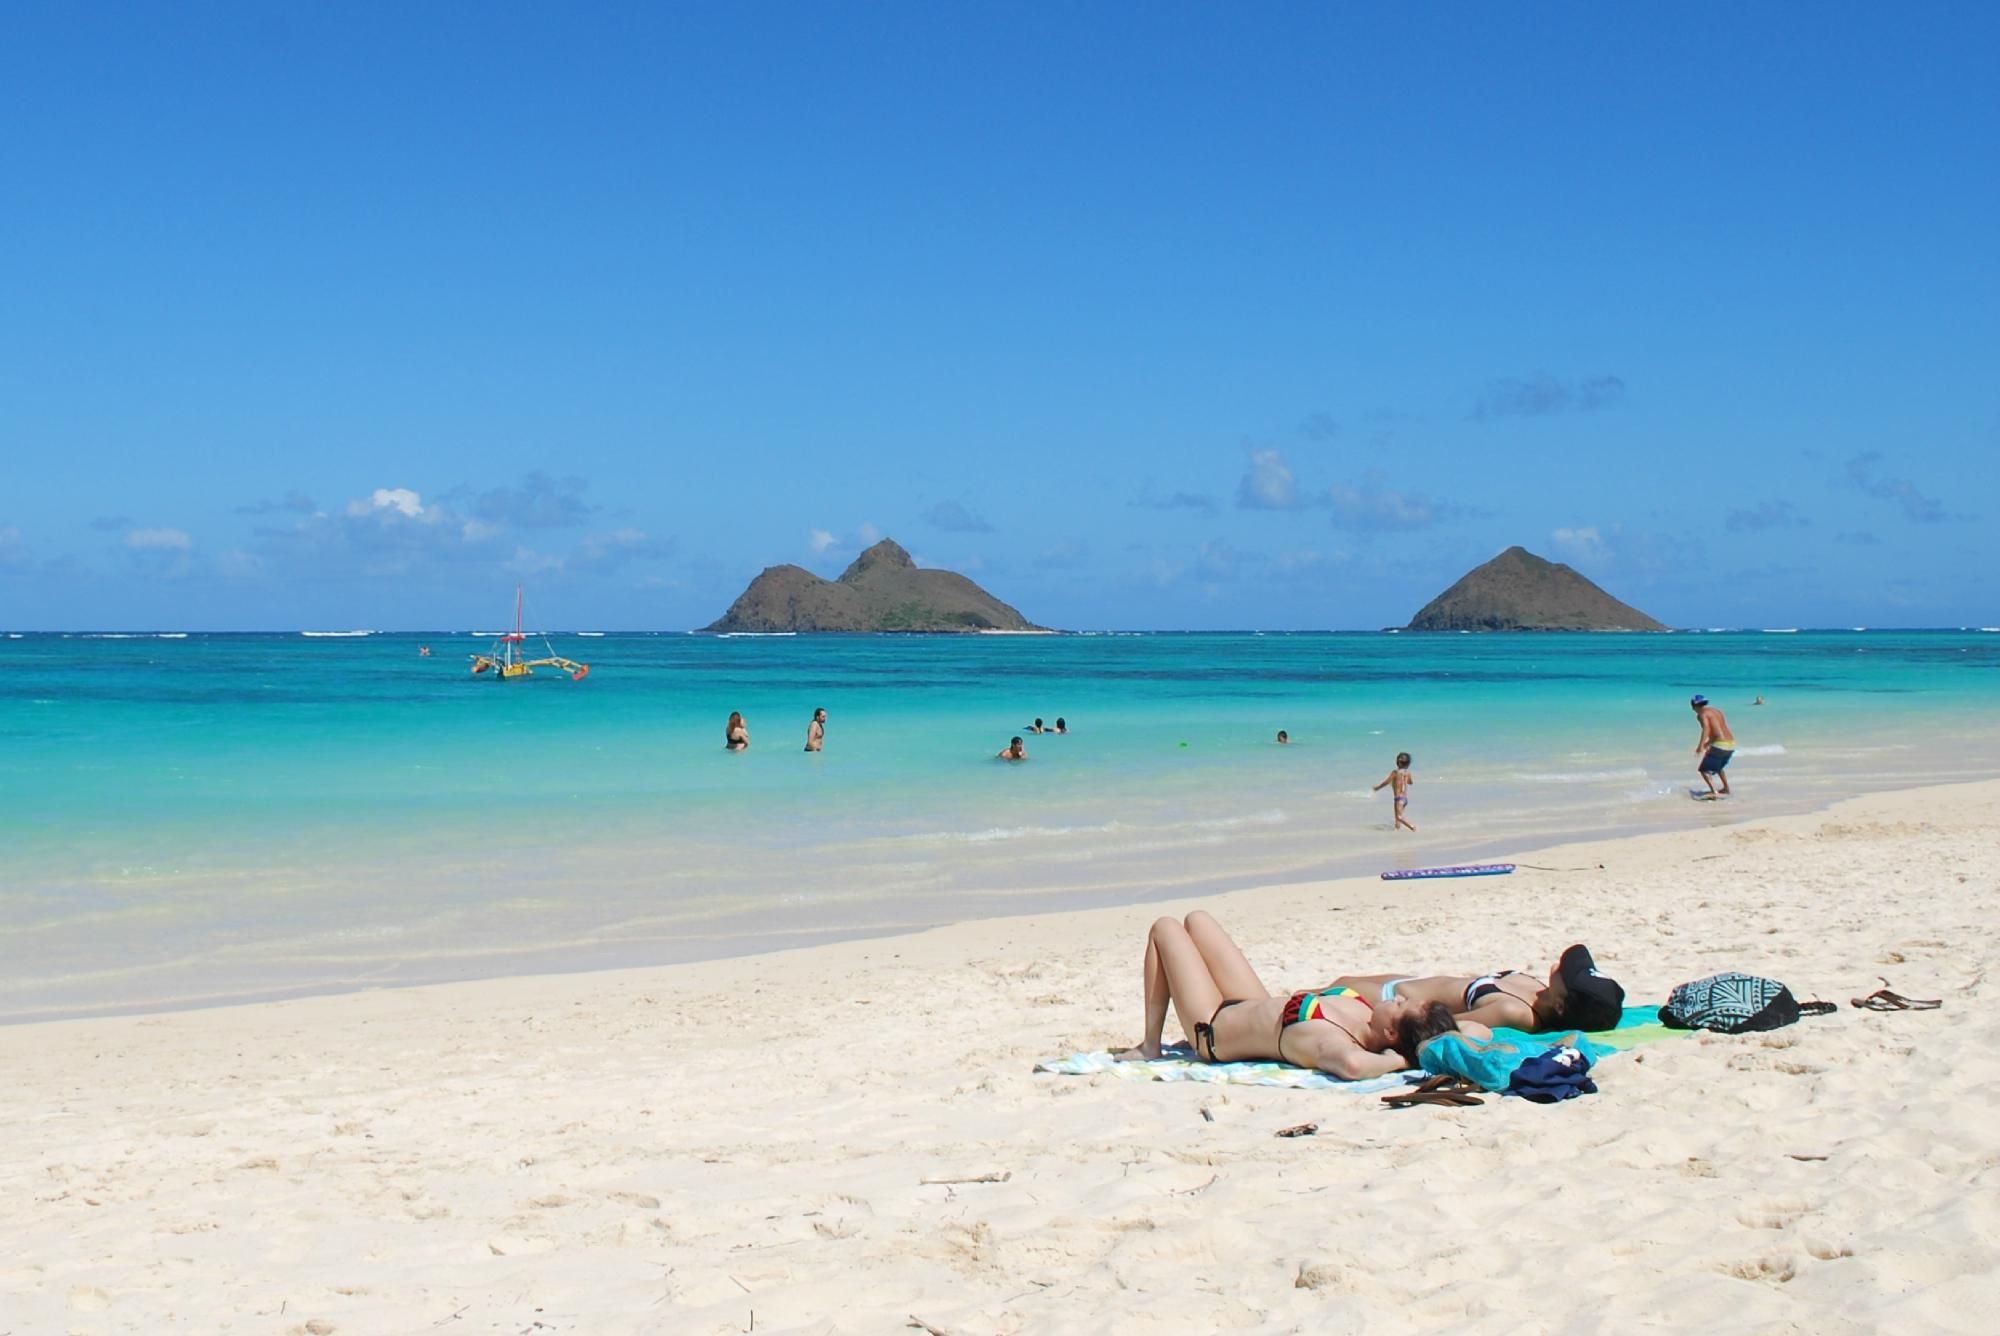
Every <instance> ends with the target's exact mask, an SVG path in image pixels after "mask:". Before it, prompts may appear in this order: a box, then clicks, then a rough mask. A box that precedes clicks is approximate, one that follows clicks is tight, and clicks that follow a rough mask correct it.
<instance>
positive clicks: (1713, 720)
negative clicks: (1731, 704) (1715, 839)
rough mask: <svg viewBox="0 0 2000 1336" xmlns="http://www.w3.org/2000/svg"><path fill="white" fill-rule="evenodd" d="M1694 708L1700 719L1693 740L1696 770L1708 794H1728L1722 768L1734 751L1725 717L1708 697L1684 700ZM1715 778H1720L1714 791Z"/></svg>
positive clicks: (1718, 796) (1714, 796)
mask: <svg viewBox="0 0 2000 1336" xmlns="http://www.w3.org/2000/svg"><path fill="white" fill-rule="evenodd" d="M1688 705H1689V706H1690V707H1692V708H1693V710H1694V717H1695V718H1696V719H1697V720H1699V721H1700V722H1701V741H1699V742H1697V743H1695V744H1694V754H1695V755H1696V756H1699V757H1700V758H1701V765H1700V766H1699V767H1698V768H1697V770H1696V772H1695V773H1697V774H1699V775H1700V776H1701V782H1702V783H1704V784H1706V785H1708V796H1709V797H1710V798H1727V797H1728V796H1729V776H1728V775H1725V774H1723V773H1722V772H1723V771H1725V770H1727V769H1728V768H1729V761H1730V758H1731V757H1733V756H1735V755H1736V738H1735V736H1734V735H1733V734H1731V733H1730V731H1729V721H1728V720H1727V719H1725V718H1723V717H1722V711H1721V710H1718V709H1716V708H1715V707H1714V706H1713V705H1710V704H1709V703H1708V697H1706V696H1696V697H1694V698H1693V699H1692V700H1690V701H1689V702H1688ZM1717 780H1721V781H1722V788H1721V790H1720V791H1719V792H1718V791H1717V789H1716V787H1715V782H1716V781H1717Z"/></svg>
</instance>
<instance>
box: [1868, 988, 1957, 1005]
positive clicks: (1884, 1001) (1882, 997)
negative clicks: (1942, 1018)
mask: <svg viewBox="0 0 2000 1336" xmlns="http://www.w3.org/2000/svg"><path fill="white" fill-rule="evenodd" d="M1847 1001H1848V1005H1849V1006H1855V1007H1859V1008H1861V1009H1862V1010H1863V1011H1936V1010H1937V1009H1938V1008H1939V1007H1941V1006H1943V1005H1944V1000H1943V999H1942V998H1935V997H1930V998H1926V997H1904V996H1903V995H1902V994H1901V993H1896V992H1891V991H1890V990H1889V989H1887V988H1877V989H1876V990H1875V991H1874V992H1872V993H1870V994H1869V995H1868V996H1866V997H1851V998H1849V999H1848V1000H1847Z"/></svg>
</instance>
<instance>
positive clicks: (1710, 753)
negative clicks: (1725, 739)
mask: <svg viewBox="0 0 2000 1336" xmlns="http://www.w3.org/2000/svg"><path fill="white" fill-rule="evenodd" d="M1735 755H1736V749H1735V748H1733V747H1710V748H1709V749H1708V750H1707V751H1705V752H1703V753H1702V754H1701V773H1702V774H1704V775H1719V774H1721V773H1722V772H1723V771H1725V770H1727V769H1728V768H1729V760H1730V758H1731V757H1733V756H1735Z"/></svg>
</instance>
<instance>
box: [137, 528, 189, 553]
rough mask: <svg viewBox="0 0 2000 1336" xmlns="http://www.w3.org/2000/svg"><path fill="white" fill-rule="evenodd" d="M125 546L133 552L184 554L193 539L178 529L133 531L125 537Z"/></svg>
mask: <svg viewBox="0 0 2000 1336" xmlns="http://www.w3.org/2000/svg"><path fill="white" fill-rule="evenodd" d="M125 546H127V547H129V548H131V549H132V550H133V551H135V552H186V551H187V550H188V549H189V548H192V547H193V546H194V539H192V538H190V537H188V536H187V535H186V534H185V533H183V532H181V531H180V530H179V529H134V530H133V531H132V532H131V533H128V534H126V535H125Z"/></svg>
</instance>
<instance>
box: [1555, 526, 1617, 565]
mask: <svg viewBox="0 0 2000 1336" xmlns="http://www.w3.org/2000/svg"><path fill="white" fill-rule="evenodd" d="M1549 541H1550V542H1552V543H1554V544H1555V545H1556V550H1557V551H1559V552H1561V553H1562V554H1563V555H1564V556H1566V557H1569V558H1570V559H1571V560H1573V561H1589V562H1602V561H1605V560H1607V559H1609V558H1610V556H1611V549H1610V547H1609V546H1608V545H1607V544H1606V543H1605V541H1604V535H1602V534H1600V533H1599V532H1598V531H1597V526H1596V525H1594V524H1593V525H1590V526H1588V527H1587V528H1581V529H1557V530H1555V531H1554V532H1553V533H1551V534H1550V535H1549Z"/></svg>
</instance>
